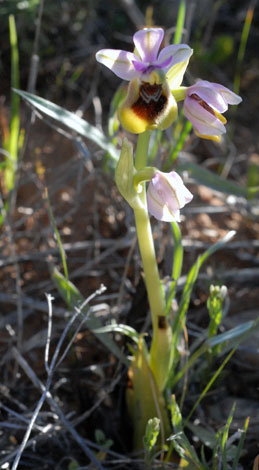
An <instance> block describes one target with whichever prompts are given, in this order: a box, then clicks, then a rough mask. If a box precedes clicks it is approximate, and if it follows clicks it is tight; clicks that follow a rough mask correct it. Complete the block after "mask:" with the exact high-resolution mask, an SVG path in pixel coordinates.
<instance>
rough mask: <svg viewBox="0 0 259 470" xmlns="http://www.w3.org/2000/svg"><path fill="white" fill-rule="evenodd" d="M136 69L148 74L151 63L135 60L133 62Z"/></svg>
mask: <svg viewBox="0 0 259 470" xmlns="http://www.w3.org/2000/svg"><path fill="white" fill-rule="evenodd" d="M132 63H133V65H134V67H135V70H136V71H137V72H141V73H144V72H146V70H147V69H148V67H149V63H147V62H141V61H140V60H133V61H132Z"/></svg>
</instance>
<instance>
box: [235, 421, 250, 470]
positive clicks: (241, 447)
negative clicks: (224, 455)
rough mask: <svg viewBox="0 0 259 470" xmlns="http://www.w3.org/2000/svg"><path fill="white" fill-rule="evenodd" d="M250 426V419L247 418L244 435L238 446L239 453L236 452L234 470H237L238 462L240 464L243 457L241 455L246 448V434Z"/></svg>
mask: <svg viewBox="0 0 259 470" xmlns="http://www.w3.org/2000/svg"><path fill="white" fill-rule="evenodd" d="M248 425H249V417H247V418H246V420H245V425H244V429H243V430H242V431H241V433H242V434H241V438H240V440H239V443H238V446H237V451H236V455H235V458H234V462H233V467H232V470H237V466H238V462H239V459H240V457H241V453H242V450H243V446H244V440H245V437H246V432H247V428H248Z"/></svg>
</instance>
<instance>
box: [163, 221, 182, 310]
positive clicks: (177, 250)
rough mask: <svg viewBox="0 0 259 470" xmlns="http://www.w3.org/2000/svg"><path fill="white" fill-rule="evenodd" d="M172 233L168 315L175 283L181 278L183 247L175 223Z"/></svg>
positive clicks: (179, 231)
mask: <svg viewBox="0 0 259 470" xmlns="http://www.w3.org/2000/svg"><path fill="white" fill-rule="evenodd" d="M171 227H172V233H173V238H174V259H173V269H172V279H173V281H172V283H171V286H170V289H169V295H168V300H167V304H166V313H167V314H168V312H169V309H170V307H171V302H172V300H173V299H174V298H175V294H176V288H177V281H178V279H179V277H180V276H181V272H182V265H183V245H182V235H181V230H180V227H179V225H178V224H177V222H172V223H171Z"/></svg>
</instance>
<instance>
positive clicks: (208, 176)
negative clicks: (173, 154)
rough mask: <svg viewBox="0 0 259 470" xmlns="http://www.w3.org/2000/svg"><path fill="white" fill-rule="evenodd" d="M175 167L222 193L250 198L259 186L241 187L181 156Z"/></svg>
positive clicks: (257, 190) (258, 189)
mask: <svg viewBox="0 0 259 470" xmlns="http://www.w3.org/2000/svg"><path fill="white" fill-rule="evenodd" d="M176 168H177V169H178V170H179V171H180V172H183V171H188V173H189V175H190V176H192V178H193V179H194V180H195V181H196V182H197V183H199V184H203V185H204V186H208V187H209V188H211V189H215V190H216V191H219V192H221V193H224V194H233V195H235V196H242V197H245V198H251V197H254V196H256V194H259V188H243V187H242V186H239V185H238V184H237V183H235V182H234V181H228V180H225V179H224V178H221V177H220V176H218V175H216V174H215V173H212V172H211V171H209V170H207V169H206V168H202V167H201V166H200V165H197V164H196V163H192V162H188V161H186V160H184V159H182V158H181V159H180V160H179V161H178V163H177V167H176Z"/></svg>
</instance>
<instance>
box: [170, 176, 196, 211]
mask: <svg viewBox="0 0 259 470" xmlns="http://www.w3.org/2000/svg"><path fill="white" fill-rule="evenodd" d="M164 175H165V176H166V179H167V180H168V182H169V183H170V185H171V187H173V188H174V190H175V194H176V198H177V201H178V205H179V208H180V209H182V207H184V206H185V204H188V202H191V200H192V198H193V195H192V193H191V192H190V191H189V189H187V188H186V186H185V185H184V182H183V180H182V178H181V176H180V175H178V173H176V171H171V172H170V173H164Z"/></svg>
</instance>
